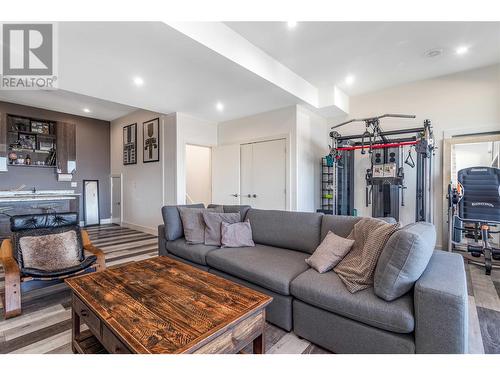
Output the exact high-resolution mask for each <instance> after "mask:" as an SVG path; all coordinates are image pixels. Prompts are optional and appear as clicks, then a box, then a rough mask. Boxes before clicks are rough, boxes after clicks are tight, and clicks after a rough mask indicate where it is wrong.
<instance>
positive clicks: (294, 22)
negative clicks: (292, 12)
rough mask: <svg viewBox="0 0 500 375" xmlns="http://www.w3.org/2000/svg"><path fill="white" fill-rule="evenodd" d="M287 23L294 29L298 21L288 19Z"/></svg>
mask: <svg viewBox="0 0 500 375" xmlns="http://www.w3.org/2000/svg"><path fill="white" fill-rule="evenodd" d="M286 24H287V25H288V27H289V28H291V29H293V28H294V27H295V26H297V21H288V22H287V23H286Z"/></svg>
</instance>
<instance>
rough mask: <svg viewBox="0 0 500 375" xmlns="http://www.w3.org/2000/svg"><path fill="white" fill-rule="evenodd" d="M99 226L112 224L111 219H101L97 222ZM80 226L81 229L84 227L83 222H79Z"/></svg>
mask: <svg viewBox="0 0 500 375" xmlns="http://www.w3.org/2000/svg"><path fill="white" fill-rule="evenodd" d="M99 224H102V225H104V224H112V221H111V218H107V219H101V220H99ZM80 226H81V227H82V228H83V227H84V226H85V221H83V220H80Z"/></svg>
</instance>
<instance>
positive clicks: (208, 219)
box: [202, 212, 241, 246]
mask: <svg viewBox="0 0 500 375" xmlns="http://www.w3.org/2000/svg"><path fill="white" fill-rule="evenodd" d="M202 215H203V221H204V222H205V245H213V246H220V245H221V224H222V223H228V224H234V223H239V222H240V221H241V215H240V213H239V212H235V213H229V214H226V213H219V212H203V213H202Z"/></svg>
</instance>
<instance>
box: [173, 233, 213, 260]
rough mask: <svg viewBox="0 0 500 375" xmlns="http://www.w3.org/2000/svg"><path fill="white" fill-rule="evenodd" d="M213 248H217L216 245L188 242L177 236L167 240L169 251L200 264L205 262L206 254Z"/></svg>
mask: <svg viewBox="0 0 500 375" xmlns="http://www.w3.org/2000/svg"><path fill="white" fill-rule="evenodd" d="M215 249H218V247H217V246H207V245H204V244H196V245H191V244H188V243H187V242H186V240H185V239H184V238H179V239H177V240H175V241H167V250H168V252H169V253H172V254H174V255H177V256H178V257H179V258H183V259H186V260H189V261H191V262H193V263H197V264H202V265H206V264H207V262H206V256H207V254H208V253H209V252H210V251H212V250H215Z"/></svg>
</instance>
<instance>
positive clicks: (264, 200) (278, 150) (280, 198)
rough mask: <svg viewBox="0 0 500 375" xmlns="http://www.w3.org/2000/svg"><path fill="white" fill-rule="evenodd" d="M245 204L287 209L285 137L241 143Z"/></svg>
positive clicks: (243, 202)
mask: <svg viewBox="0 0 500 375" xmlns="http://www.w3.org/2000/svg"><path fill="white" fill-rule="evenodd" d="M241 203H242V204H249V205H250V206H252V207H254V208H261V209H270V210H285V209H286V141H285V139H278V140H274V141H266V142H256V143H251V144H246V145H242V146H241Z"/></svg>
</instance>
